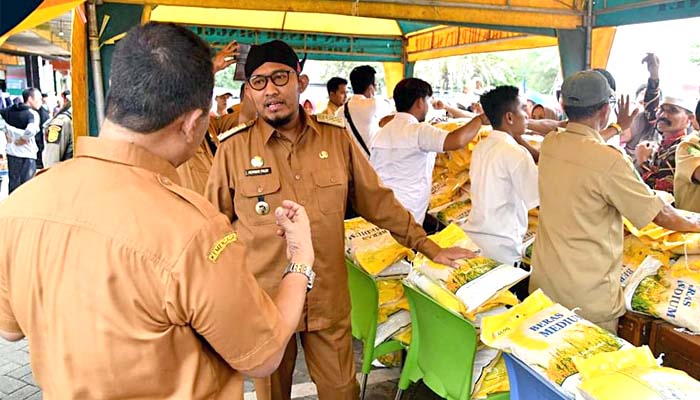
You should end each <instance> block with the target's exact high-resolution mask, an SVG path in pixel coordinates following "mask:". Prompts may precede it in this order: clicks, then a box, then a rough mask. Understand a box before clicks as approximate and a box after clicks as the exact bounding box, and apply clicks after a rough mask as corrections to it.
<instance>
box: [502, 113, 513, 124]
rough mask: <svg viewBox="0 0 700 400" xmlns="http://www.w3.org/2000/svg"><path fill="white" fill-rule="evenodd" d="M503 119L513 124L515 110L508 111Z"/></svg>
mask: <svg viewBox="0 0 700 400" xmlns="http://www.w3.org/2000/svg"><path fill="white" fill-rule="evenodd" d="M503 119H504V120H505V121H506V122H507V123H508V125H513V121H514V119H513V112H512V111H506V113H505V115H504V116H503Z"/></svg>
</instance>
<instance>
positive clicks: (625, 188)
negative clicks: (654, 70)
mask: <svg viewBox="0 0 700 400" xmlns="http://www.w3.org/2000/svg"><path fill="white" fill-rule="evenodd" d="M612 94H613V91H612V89H611V88H610V86H609V85H608V83H607V81H606V80H605V78H604V77H603V75H601V74H600V73H598V72H596V71H582V72H577V73H575V74H573V75H571V76H570V77H568V78H567V79H566V80H565V81H564V84H563V85H562V101H563V104H564V111H565V112H566V115H567V116H568V117H569V123H568V124H567V126H566V129H563V130H559V131H556V132H552V133H550V134H549V135H547V137H545V139H544V141H543V142H542V149H541V152H540V160H539V196H540V219H539V225H538V228H537V240H536V241H535V249H534V254H533V269H532V276H531V278H530V291H534V290H536V289H538V288H541V289H542V290H543V291H544V292H545V293H546V294H547V295H548V296H550V297H552V299H553V300H554V301H556V302H558V303H561V304H562V305H564V306H565V307H568V308H576V307H578V308H580V309H581V311H580V314H581V315H582V316H583V317H585V318H586V319H588V320H590V321H592V322H595V323H597V324H598V325H600V326H601V327H603V328H605V329H608V330H610V331H612V332H616V331H617V319H618V317H620V316H621V315H622V314H623V313H624V312H625V304H624V299H623V295H622V288H621V287H620V283H619V282H620V271H621V264H622V237H623V232H622V218H621V217H622V216H625V217H626V218H627V219H629V220H630V222H632V224H633V225H635V226H636V227H638V228H641V227H644V226H645V225H647V224H648V223H649V222H652V221H653V222H655V223H656V224H658V225H661V226H663V227H665V228H668V229H672V230H676V231H691V232H700V224H699V223H697V222H691V221H689V220H687V219H685V218H684V217H682V216H681V215H680V214H678V212H677V210H676V209H674V208H673V207H671V206H670V205H667V204H665V203H664V202H663V201H662V200H661V199H660V198H659V197H658V196H657V195H656V194H655V193H654V192H653V191H652V190H651V189H650V188H649V187H648V186H646V185H645V184H644V182H642V181H641V179H639V176H638V175H637V174H636V172H635V170H634V166H633V165H632V164H631V162H630V161H629V159H628V158H627V156H625V155H624V154H623V153H622V152H621V151H620V150H618V149H617V148H615V147H613V146H608V145H606V144H605V142H604V141H603V138H602V137H601V136H600V134H599V133H598V132H599V131H601V130H602V129H603V128H604V127H605V125H606V123H607V121H608V117H609V115H610V109H611V101H612V98H611V96H612Z"/></svg>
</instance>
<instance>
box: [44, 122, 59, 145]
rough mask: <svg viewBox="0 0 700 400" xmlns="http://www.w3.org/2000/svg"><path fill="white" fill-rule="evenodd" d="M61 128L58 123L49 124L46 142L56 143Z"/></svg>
mask: <svg viewBox="0 0 700 400" xmlns="http://www.w3.org/2000/svg"><path fill="white" fill-rule="evenodd" d="M62 129H63V127H62V126H59V125H51V126H49V130H48V132H47V133H46V141H47V142H48V143H56V142H58V138H59V137H61V130H62Z"/></svg>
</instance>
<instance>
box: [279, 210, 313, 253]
mask: <svg viewBox="0 0 700 400" xmlns="http://www.w3.org/2000/svg"><path fill="white" fill-rule="evenodd" d="M275 220H276V223H277V226H279V227H280V228H279V229H277V234H278V235H279V236H281V237H283V238H285V239H286V240H287V259H289V261H291V262H294V263H301V264H306V265H313V264H314V248H313V245H312V244H311V226H310V224H309V216H308V215H307V214H306V210H305V209H304V207H302V206H300V205H299V204H297V203H295V202H293V201H289V200H284V201H283V202H282V207H277V209H276V210H275Z"/></svg>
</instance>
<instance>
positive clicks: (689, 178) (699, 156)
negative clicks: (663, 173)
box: [675, 139, 700, 184]
mask: <svg viewBox="0 0 700 400" xmlns="http://www.w3.org/2000/svg"><path fill="white" fill-rule="evenodd" d="M698 167H700V143H699V141H698V139H691V140H685V141H683V142H681V144H680V145H679V146H678V149H676V175H675V178H676V179H679V180H681V181H685V182H690V183H695V184H697V183H700V182H697V181H695V180H694V179H693V173H694V172H695V170H696V169H698Z"/></svg>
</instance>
